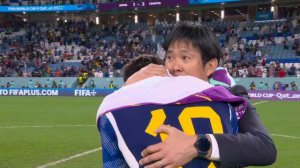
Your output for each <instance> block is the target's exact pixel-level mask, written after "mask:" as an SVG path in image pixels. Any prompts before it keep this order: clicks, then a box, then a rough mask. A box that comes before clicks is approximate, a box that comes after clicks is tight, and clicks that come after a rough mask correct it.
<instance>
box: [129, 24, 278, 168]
mask: <svg viewBox="0 0 300 168" xmlns="http://www.w3.org/2000/svg"><path fill="white" fill-rule="evenodd" d="M164 48H165V50H166V58H165V67H163V66H160V65H154V64H150V65H148V66H146V67H144V68H142V69H141V70H140V71H138V72H136V73H135V74H134V75H132V76H131V77H130V78H129V79H128V80H127V82H126V84H132V83H135V82H137V81H140V80H143V79H146V78H149V77H152V76H167V75H168V72H170V73H171V75H173V76H186V75H190V76H194V77H196V78H199V79H202V80H205V81H208V80H209V78H210V77H211V76H212V74H213V73H214V71H215V70H216V67H217V65H218V61H219V56H220V46H219V43H218V41H217V40H216V38H215V37H214V35H213V33H212V32H211V30H210V29H209V28H207V27H205V26H201V25H200V26H199V25H191V24H180V25H178V26H176V27H175V29H174V30H173V31H172V32H171V33H169V34H168V36H167V38H166V42H165V46H164ZM220 82H224V81H220ZM231 92H232V93H234V94H235V95H238V96H243V97H247V96H248V95H247V91H246V90H245V88H244V87H241V86H236V87H232V88H231ZM176 93H177V91H174V93H173V94H176ZM238 125H239V133H238V134H237V135H232V134H230V133H224V134H207V135H206V136H205V137H203V135H198V137H197V136H192V137H191V136H187V135H186V134H184V133H182V132H181V131H179V130H178V129H175V128H174V127H167V126H162V127H160V128H159V129H158V131H157V133H168V135H169V136H168V138H167V139H166V141H165V142H163V143H158V144H155V145H151V146H149V147H147V148H146V149H145V150H144V151H143V152H142V156H143V159H141V160H140V164H141V165H148V166H147V167H162V166H164V167H178V166H181V165H185V164H186V163H188V162H189V161H191V160H192V159H194V158H199V159H208V160H215V161H218V162H219V163H220V165H221V167H245V166H249V165H269V164H272V163H273V162H274V161H275V159H276V148H275V145H274V143H273V141H272V139H271V138H270V136H269V135H268V132H267V130H266V128H265V127H264V125H263V124H262V122H261V121H260V119H259V117H258V115H257V113H256V109H255V107H253V105H251V103H250V101H248V105H247V109H246V112H245V114H244V116H243V117H241V118H240V120H239V121H238ZM207 141H209V144H210V145H209V147H207V143H204V144H205V145H197V144H199V143H200V144H201V142H207Z"/></svg>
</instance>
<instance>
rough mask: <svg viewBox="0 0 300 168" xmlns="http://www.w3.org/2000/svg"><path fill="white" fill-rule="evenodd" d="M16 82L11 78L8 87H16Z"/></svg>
mask: <svg viewBox="0 0 300 168" xmlns="http://www.w3.org/2000/svg"><path fill="white" fill-rule="evenodd" d="M16 86H17V85H16V83H15V82H14V81H13V80H12V81H11V82H10V88H16Z"/></svg>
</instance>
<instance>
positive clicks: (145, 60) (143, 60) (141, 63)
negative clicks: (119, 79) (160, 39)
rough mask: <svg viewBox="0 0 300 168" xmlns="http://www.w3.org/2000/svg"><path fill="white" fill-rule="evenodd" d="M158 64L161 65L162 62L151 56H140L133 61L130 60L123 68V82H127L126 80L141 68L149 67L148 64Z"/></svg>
mask: <svg viewBox="0 0 300 168" xmlns="http://www.w3.org/2000/svg"><path fill="white" fill-rule="evenodd" d="M151 63H152V64H158V65H163V64H164V62H163V60H162V59H160V58H158V57H155V56H153V55H146V54H144V55H141V56H139V57H136V58H135V59H133V60H131V61H130V62H129V63H127V64H126V65H125V68H124V77H123V79H124V82H126V81H127V79H128V78H129V77H130V76H131V75H133V74H134V73H135V72H137V71H139V70H140V69H142V68H143V67H145V66H147V65H149V64H151Z"/></svg>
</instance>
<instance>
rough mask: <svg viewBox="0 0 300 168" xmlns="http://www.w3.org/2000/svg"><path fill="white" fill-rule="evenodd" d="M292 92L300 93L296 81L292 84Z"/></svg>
mask: <svg viewBox="0 0 300 168" xmlns="http://www.w3.org/2000/svg"><path fill="white" fill-rule="evenodd" d="M291 88H292V91H298V86H297V84H296V82H295V81H293V82H291Z"/></svg>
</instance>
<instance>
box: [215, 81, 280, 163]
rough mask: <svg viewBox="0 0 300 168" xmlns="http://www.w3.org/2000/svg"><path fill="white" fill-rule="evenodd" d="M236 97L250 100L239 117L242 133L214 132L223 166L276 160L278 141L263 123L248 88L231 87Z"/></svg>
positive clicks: (240, 131)
mask: <svg viewBox="0 0 300 168" xmlns="http://www.w3.org/2000/svg"><path fill="white" fill-rule="evenodd" d="M230 91H231V93H233V94H234V95H236V96H241V97H245V98H246V99H247V103H248V105H247V108H246V112H245V114H244V116H242V118H241V119H240V120H239V122H238V125H239V133H238V134H237V135H231V134H214V136H215V138H216V140H217V143H218V147H219V152H220V161H221V167H245V166H264V165H270V164H272V163H274V162H275V160H276V155H277V151H276V148H275V144H274V142H273V140H272V139H271V137H270V135H269V134H268V132H267V130H266V128H265V127H264V125H263V124H262V122H261V120H260V118H259V116H258V114H257V112H256V108H255V107H254V106H253V105H252V104H251V102H250V100H249V97H248V92H247V90H246V89H245V88H244V87H243V86H240V85H236V86H234V87H233V88H231V89H230Z"/></svg>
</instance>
